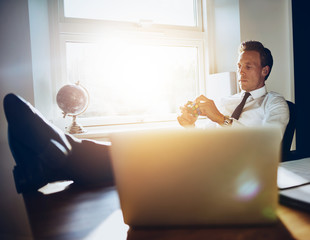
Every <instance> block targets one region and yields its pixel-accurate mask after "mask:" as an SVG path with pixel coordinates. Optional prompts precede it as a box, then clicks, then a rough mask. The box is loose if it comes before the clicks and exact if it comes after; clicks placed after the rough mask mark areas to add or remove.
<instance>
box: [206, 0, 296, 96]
mask: <svg viewBox="0 0 310 240" xmlns="http://www.w3.org/2000/svg"><path fill="white" fill-rule="evenodd" d="M209 1H210V2H211V3H212V4H211V7H212V9H211V10H209V12H210V11H211V13H212V14H210V15H209V18H211V19H213V27H211V32H210V34H212V36H211V39H212V41H210V43H212V42H214V43H215V45H214V46H215V47H214V48H213V49H212V50H213V51H212V52H211V53H210V54H211V56H210V59H214V66H212V64H211V68H210V73H219V72H230V71H236V61H237V56H238V55H237V48H238V45H239V43H240V42H241V41H245V40H258V41H261V42H262V43H263V44H264V45H265V47H267V48H269V49H270V50H271V52H272V55H273V57H274V66H273V69H272V72H271V74H270V77H269V78H268V80H267V82H266V85H267V88H268V90H269V91H276V92H279V93H281V94H282V95H283V96H284V97H285V98H286V99H288V100H292V101H294V71H293V43H292V22H291V21H292V20H291V0H259V1H258V0H209Z"/></svg>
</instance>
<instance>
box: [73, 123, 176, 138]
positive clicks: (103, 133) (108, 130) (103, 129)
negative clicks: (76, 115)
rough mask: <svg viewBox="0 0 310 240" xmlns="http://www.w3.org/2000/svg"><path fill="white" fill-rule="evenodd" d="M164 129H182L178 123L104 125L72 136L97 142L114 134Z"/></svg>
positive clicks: (86, 129) (86, 128) (89, 128)
mask: <svg viewBox="0 0 310 240" xmlns="http://www.w3.org/2000/svg"><path fill="white" fill-rule="evenodd" d="M165 128H170V129H171V128H174V129H175V128H182V127H181V126H180V124H179V123H178V121H168V122H155V123H135V124H126V125H106V126H93V127H84V130H85V131H86V132H84V133H79V134H73V135H74V136H75V137H77V138H79V139H93V140H97V141H109V136H110V134H112V133H115V132H123V131H137V130H145V129H165Z"/></svg>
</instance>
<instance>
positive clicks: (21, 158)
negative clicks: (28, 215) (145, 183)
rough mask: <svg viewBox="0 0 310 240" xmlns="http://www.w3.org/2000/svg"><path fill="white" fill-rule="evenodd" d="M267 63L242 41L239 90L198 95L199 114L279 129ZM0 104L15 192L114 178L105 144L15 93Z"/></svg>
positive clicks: (255, 45)
mask: <svg viewBox="0 0 310 240" xmlns="http://www.w3.org/2000/svg"><path fill="white" fill-rule="evenodd" d="M271 68H272V56H271V53H270V51H269V50H268V49H266V48H264V47H263V45H262V44H261V43H259V42H254V41H250V42H244V43H242V44H241V46H240V56H239V60H238V78H239V84H240V88H241V89H242V93H240V94H237V95H234V96H232V97H229V98H226V99H223V101H222V106H221V107H219V108H217V106H216V105H215V104H214V102H213V101H212V100H210V99H208V98H206V97H205V96H200V97H198V98H197V99H196V100H195V102H196V103H197V104H198V105H199V109H200V111H201V115H203V116H207V117H208V118H209V119H210V120H211V121H213V122H216V123H217V124H219V125H227V126H229V125H244V126H257V125H266V124H278V125H280V126H281V127H282V129H283V132H284V129H285V127H286V124H287V122H288V119H289V110H288V106H287V104H286V101H285V100H284V98H283V97H281V96H280V95H279V94H276V93H272V92H270V93H267V92H266V88H265V80H266V79H267V78H268V76H269V74H270V71H271ZM245 92H249V93H250V95H251V96H249V97H248V98H247V99H246V103H245V106H244V109H243V111H242V114H241V116H240V118H239V116H237V115H239V114H240V112H239V114H237V115H236V114H235V113H233V110H234V108H235V107H236V106H237V105H238V104H239V102H240V100H241V98H243V95H245ZM3 104H4V110H5V115H6V118H7V121H8V138H9V145H10V148H11V152H12V155H13V157H14V159H15V161H16V167H15V168H14V177H15V183H16V188H17V191H18V192H27V191H33V190H37V189H38V188H40V187H42V186H44V185H45V184H47V183H48V182H52V181H55V180H66V179H68V180H69V179H70V180H74V181H75V182H76V183H79V184H82V185H94V184H113V174H112V168H111V162H110V156H109V148H110V147H109V145H105V144H102V143H99V142H94V141H89V140H78V139H76V138H74V137H72V136H70V135H68V134H64V133H63V132H61V131H60V130H59V129H57V128H56V127H55V126H53V125H51V124H50V123H49V122H48V121H47V120H45V118H44V117H43V116H42V115H41V114H40V113H39V112H38V111H37V110H36V109H35V108H34V107H32V106H31V105H30V104H29V103H27V102H26V101H25V100H24V99H22V98H20V97H18V96H16V95H14V94H8V95H7V96H6V97H5V98H4V101H3ZM232 113H233V114H232ZM231 114H232V116H231ZM178 120H179V122H180V124H181V125H183V126H194V124H195V122H196V120H197V117H196V116H194V115H192V114H191V113H190V112H189V111H188V110H187V108H185V107H183V108H182V115H181V116H180V117H179V118H178Z"/></svg>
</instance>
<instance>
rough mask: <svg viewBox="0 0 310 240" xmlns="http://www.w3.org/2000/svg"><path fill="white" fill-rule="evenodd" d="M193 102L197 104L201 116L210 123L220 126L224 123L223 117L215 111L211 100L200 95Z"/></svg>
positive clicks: (215, 108)
mask: <svg viewBox="0 0 310 240" xmlns="http://www.w3.org/2000/svg"><path fill="white" fill-rule="evenodd" d="M195 102H196V103H198V106H199V109H200V112H201V115H202V116H206V117H207V118H209V119H210V120H211V121H213V122H216V123H218V124H221V125H222V124H223V123H224V115H223V114H222V113H220V111H219V110H218V109H217V107H216V106H215V104H214V101H213V100H211V99H209V98H207V97H205V96H204V95H200V96H199V97H198V98H196V100H195Z"/></svg>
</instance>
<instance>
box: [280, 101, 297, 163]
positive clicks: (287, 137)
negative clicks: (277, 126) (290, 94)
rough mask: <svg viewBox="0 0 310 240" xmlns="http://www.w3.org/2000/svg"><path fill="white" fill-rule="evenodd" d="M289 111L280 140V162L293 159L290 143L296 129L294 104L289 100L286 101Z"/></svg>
mask: <svg viewBox="0 0 310 240" xmlns="http://www.w3.org/2000/svg"><path fill="white" fill-rule="evenodd" d="M286 102H287V105H288V107H289V111H290V119H289V122H288V124H287V126H286V129H285V132H284V136H283V140H282V162H285V161H290V160H294V159H293V157H292V153H291V145H292V141H293V137H294V132H295V129H296V117H297V114H296V105H295V104H294V103H292V102H290V101H286Z"/></svg>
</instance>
